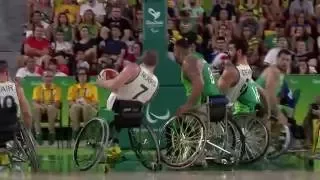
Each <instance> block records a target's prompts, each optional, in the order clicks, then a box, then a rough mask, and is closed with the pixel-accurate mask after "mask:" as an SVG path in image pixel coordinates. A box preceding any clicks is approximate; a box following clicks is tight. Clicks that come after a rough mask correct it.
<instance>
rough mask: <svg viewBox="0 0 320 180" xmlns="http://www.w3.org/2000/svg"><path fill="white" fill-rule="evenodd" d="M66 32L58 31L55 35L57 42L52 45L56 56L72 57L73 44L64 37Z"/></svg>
mask: <svg viewBox="0 0 320 180" xmlns="http://www.w3.org/2000/svg"><path fill="white" fill-rule="evenodd" d="M64 34H65V33H64V31H63V30H62V29H57V31H56V35H55V38H54V39H55V41H54V42H53V43H51V48H52V50H53V51H54V52H55V54H64V55H65V56H70V55H72V44H71V43H70V42H69V41H66V40H65V39H66V38H65V37H64Z"/></svg>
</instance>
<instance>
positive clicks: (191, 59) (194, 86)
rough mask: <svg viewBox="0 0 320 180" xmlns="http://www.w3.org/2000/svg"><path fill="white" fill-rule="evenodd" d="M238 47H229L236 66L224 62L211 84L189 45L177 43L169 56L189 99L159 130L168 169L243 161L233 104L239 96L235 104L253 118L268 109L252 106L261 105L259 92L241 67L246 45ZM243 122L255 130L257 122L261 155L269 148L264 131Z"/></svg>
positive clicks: (206, 66)
mask: <svg viewBox="0 0 320 180" xmlns="http://www.w3.org/2000/svg"><path fill="white" fill-rule="evenodd" d="M241 43H242V41H235V42H232V43H231V44H233V45H234V46H235V47H234V49H235V50H234V51H235V53H236V54H237V58H238V61H237V62H238V63H237V65H233V64H231V63H230V62H231V61H228V62H227V63H226V65H227V66H225V67H224V70H223V73H222V75H221V76H220V77H219V80H215V77H214V74H213V73H212V71H211V67H210V66H209V64H208V63H207V62H206V61H205V60H204V59H203V57H202V56H201V55H199V54H197V53H194V52H193V51H192V48H191V47H190V46H192V45H190V42H188V40H187V39H181V40H178V41H177V42H176V44H175V49H174V54H175V58H176V61H177V63H178V64H180V65H181V69H182V73H181V80H182V83H183V84H184V86H185V89H186V94H187V97H188V100H187V102H186V103H185V104H184V105H182V106H181V107H180V108H179V109H178V111H177V116H176V117H173V118H171V119H170V120H169V121H168V122H167V123H166V124H165V125H164V127H163V132H165V133H163V134H164V135H163V136H164V137H163V138H161V141H162V142H163V145H162V146H165V148H163V149H162V151H161V156H162V160H163V161H164V162H165V163H166V164H167V165H168V166H169V167H171V168H176V169H179V168H185V167H187V166H190V165H192V164H200V165H206V162H207V161H205V160H212V161H213V162H214V163H218V164H224V165H234V164H237V163H238V162H239V161H240V160H242V156H243V155H244V153H245V150H246V146H245V145H246V144H247V142H244V136H243V132H242V131H241V130H240V128H239V126H238V124H237V123H236V122H235V121H233V119H234V115H233V112H234V110H233V108H234V106H233V104H234V103H235V102H236V101H237V100H238V98H239V97H241V98H240V101H242V103H244V104H245V105H246V106H248V108H249V109H250V110H251V111H250V113H251V114H250V116H252V117H253V118H256V117H257V115H256V111H258V110H260V113H261V112H263V110H266V111H267V107H266V106H261V107H260V109H258V108H257V105H261V104H262V103H261V102H260V96H261V94H260V91H259V90H257V86H256V85H255V83H254V82H253V81H252V80H251V75H250V72H251V69H250V67H249V66H248V65H246V59H245V53H246V49H245V45H242V44H241ZM191 44H192V43H191ZM227 58H228V57H227ZM228 59H229V58H228ZM249 70H250V71H249ZM221 92H222V93H221ZM223 94H225V95H226V96H227V97H225V96H224V95H223ZM264 104H267V103H264ZM265 114H266V113H265ZM245 117H248V114H246V115H245ZM248 124H250V125H251V126H254V127H257V124H258V125H259V126H258V127H262V128H263V130H264V131H263V133H264V134H263V135H261V136H263V138H264V140H265V141H264V142H263V145H262V148H263V150H262V151H265V149H266V148H267V146H268V131H267V129H266V127H265V126H264V125H263V123H262V122H260V121H250V122H249V123H248ZM246 125H247V124H246ZM245 127H246V126H245ZM242 128H243V127H242ZM246 129H248V128H247V127H246ZM162 146H161V145H160V147H162ZM259 146H260V144H259ZM260 154H261V153H260ZM260 154H259V155H260ZM255 157H256V156H255ZM249 160H251V159H249Z"/></svg>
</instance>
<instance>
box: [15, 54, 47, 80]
mask: <svg viewBox="0 0 320 180" xmlns="http://www.w3.org/2000/svg"><path fill="white" fill-rule="evenodd" d="M36 68H37V67H36V60H35V59H34V58H32V57H26V66H25V67H21V68H19V69H18V71H17V73H16V80H18V81H20V80H21V79H23V78H24V77H27V76H35V77H37V76H41V75H40V74H39V73H37V71H36Z"/></svg>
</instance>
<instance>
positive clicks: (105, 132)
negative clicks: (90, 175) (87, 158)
mask: <svg viewBox="0 0 320 180" xmlns="http://www.w3.org/2000/svg"><path fill="white" fill-rule="evenodd" d="M94 125H96V126H99V127H100V128H101V129H102V131H101V132H102V133H101V134H100V135H99V136H100V138H99V142H98V143H99V144H98V147H95V148H96V153H95V155H94V156H93V159H91V163H89V164H87V165H86V166H81V165H80V163H79V156H80V155H79V154H78V153H79V152H78V151H79V149H78V148H79V144H80V141H81V138H82V136H85V135H86V131H87V130H88V129H89V127H90V126H94ZM108 139H109V126H108V123H106V122H105V120H103V119H101V118H93V119H91V120H90V121H89V122H87V124H85V126H84V127H83V128H82V129H81V131H80V132H79V134H78V136H77V138H76V142H75V146H74V150H73V160H74V162H75V165H76V166H77V168H78V169H79V170H80V171H87V170H89V169H91V168H92V167H94V166H95V165H96V164H97V163H98V162H99V161H100V160H101V158H102V156H103V154H104V148H105V146H106V144H107V142H108Z"/></svg>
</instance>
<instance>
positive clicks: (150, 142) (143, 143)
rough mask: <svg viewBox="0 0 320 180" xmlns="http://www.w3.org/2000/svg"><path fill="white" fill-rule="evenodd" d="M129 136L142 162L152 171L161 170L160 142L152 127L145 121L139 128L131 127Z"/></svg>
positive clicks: (133, 148)
mask: <svg viewBox="0 0 320 180" xmlns="http://www.w3.org/2000/svg"><path fill="white" fill-rule="evenodd" d="M128 136H129V140H130V144H131V147H132V150H133V151H134V152H135V154H136V157H137V159H138V160H139V161H140V162H141V164H142V165H143V166H144V167H145V168H147V169H149V170H152V171H157V170H160V168H161V165H160V149H159V143H158V139H157V137H156V135H155V133H154V131H153V130H152V128H151V127H150V126H149V125H148V124H147V123H145V122H144V121H143V122H142V124H141V126H140V127H139V128H129V129H128ZM144 151H145V153H144Z"/></svg>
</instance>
